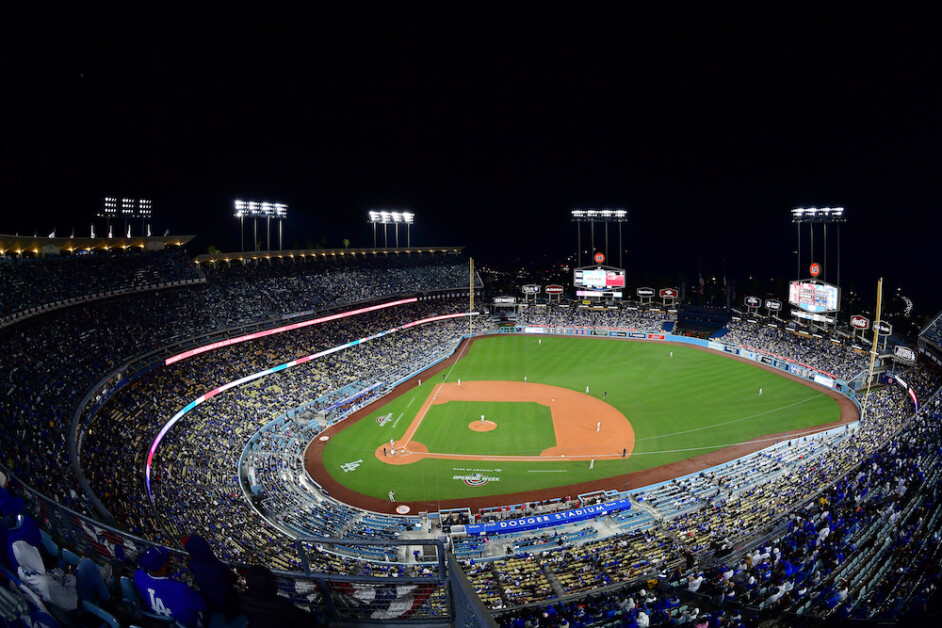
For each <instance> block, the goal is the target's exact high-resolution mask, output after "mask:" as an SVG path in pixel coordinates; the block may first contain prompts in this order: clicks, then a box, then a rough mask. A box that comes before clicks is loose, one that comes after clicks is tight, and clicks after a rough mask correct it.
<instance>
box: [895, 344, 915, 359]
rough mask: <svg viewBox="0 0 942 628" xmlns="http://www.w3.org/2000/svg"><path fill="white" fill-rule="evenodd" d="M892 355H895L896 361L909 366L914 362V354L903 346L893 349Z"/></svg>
mask: <svg viewBox="0 0 942 628" xmlns="http://www.w3.org/2000/svg"><path fill="white" fill-rule="evenodd" d="M893 355H895V356H896V358H897V359H898V360H901V361H903V362H909V363H910V364H912V363H913V362H915V361H916V352H915V351H913V350H912V349H910V348H909V347H904V346H903V345H896V346H895V347H893Z"/></svg>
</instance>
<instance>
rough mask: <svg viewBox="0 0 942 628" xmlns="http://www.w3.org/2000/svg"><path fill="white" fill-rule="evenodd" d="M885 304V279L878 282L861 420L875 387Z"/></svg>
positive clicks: (864, 415)
mask: <svg viewBox="0 0 942 628" xmlns="http://www.w3.org/2000/svg"><path fill="white" fill-rule="evenodd" d="M882 302H883V277H880V279H879V280H877V311H876V315H875V316H874V321H873V343H872V344H871V345H870V370H868V371H867V396H866V398H865V399H864V405H863V410H862V411H861V413H860V418H861V420H863V419H864V418H865V417H866V416H867V406H869V405H870V387H871V386H872V385H873V365H874V363H875V362H876V361H877V342H879V340H880V308H881V306H882Z"/></svg>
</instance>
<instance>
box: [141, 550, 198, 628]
mask: <svg viewBox="0 0 942 628" xmlns="http://www.w3.org/2000/svg"><path fill="white" fill-rule="evenodd" d="M169 563H170V552H168V551H167V549H166V548H164V547H149V548H147V549H146V550H145V551H144V553H143V554H141V555H140V556H139V557H138V559H137V564H138V565H139V566H140V569H138V570H137V571H135V572H134V587H135V588H136V589H137V592H138V595H140V596H141V599H142V600H143V601H144V605H145V606H146V607H147V608H148V609H149V610H150V611H151V612H152V613H156V614H158V615H163V616H164V617H173V618H174V619H175V620H177V621H178V622H180V623H181V624H183V625H185V626H188V627H189V628H196V626H199V625H200V624H201V623H202V614H203V611H205V610H206V600H204V599H203V596H201V595H200V594H199V593H197V592H196V591H194V590H193V589H191V588H190V587H188V586H187V585H186V584H184V583H183V582H180V581H179V580H174V579H173V578H171V577H170V576H169V575H168V573H167V571H168V565H169Z"/></svg>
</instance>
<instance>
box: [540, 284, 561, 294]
mask: <svg viewBox="0 0 942 628" xmlns="http://www.w3.org/2000/svg"><path fill="white" fill-rule="evenodd" d="M544 292H546V294H562V293H563V287H562V286H561V285H559V284H555V283H551V284H550V285H548V286H546V289H545V290H544Z"/></svg>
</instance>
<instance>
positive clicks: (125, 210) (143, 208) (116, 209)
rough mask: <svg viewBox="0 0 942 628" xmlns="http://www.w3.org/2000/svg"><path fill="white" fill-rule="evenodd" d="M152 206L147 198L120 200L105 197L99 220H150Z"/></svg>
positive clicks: (151, 202)
mask: <svg viewBox="0 0 942 628" xmlns="http://www.w3.org/2000/svg"><path fill="white" fill-rule="evenodd" d="M153 208H154V204H153V201H151V200H150V199H148V198H121V199H118V198H116V197H114V196H106V197H105V200H104V203H102V207H101V211H99V212H98V217H99V218H150V217H151V215H152V214H153Z"/></svg>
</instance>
